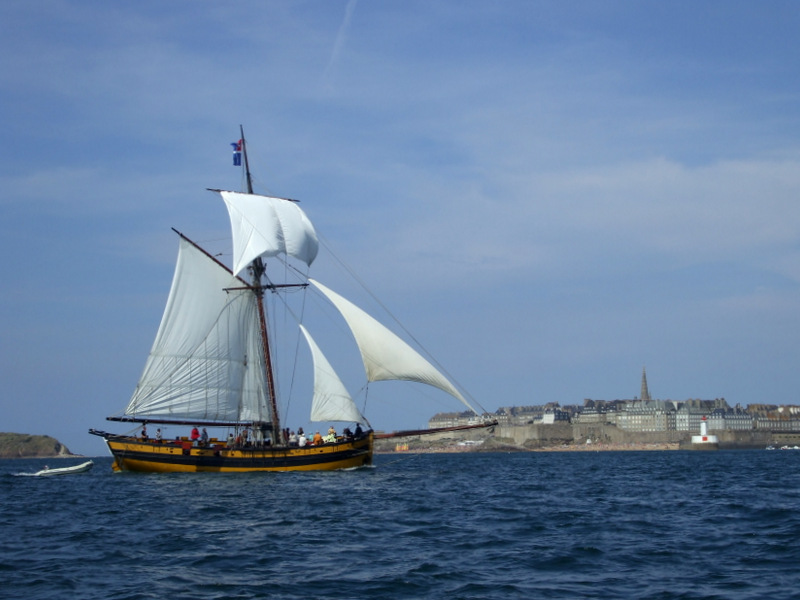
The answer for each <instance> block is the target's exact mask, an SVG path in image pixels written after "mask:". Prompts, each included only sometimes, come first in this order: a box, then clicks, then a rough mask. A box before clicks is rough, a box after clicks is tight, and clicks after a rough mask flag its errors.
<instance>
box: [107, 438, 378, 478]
mask: <svg viewBox="0 0 800 600" xmlns="http://www.w3.org/2000/svg"><path fill="white" fill-rule="evenodd" d="M106 435H107V437H105V440H106V443H107V444H108V448H109V450H111V454H112V455H113V456H114V464H113V465H112V467H113V469H114V470H115V471H141V472H147V473H250V472H258V471H333V470H336V469H351V468H355V467H362V466H365V465H369V464H372V444H373V433H372V432H369V433H368V434H366V435H365V436H363V437H361V438H359V439H357V440H349V441H341V442H336V443H332V444H324V445H322V446H305V447H303V448H299V447H296V446H267V447H263V448H242V449H237V448H228V447H226V446H225V445H223V444H212V445H209V446H206V447H198V446H194V445H192V444H191V443H190V442H166V441H165V442H163V443H156V442H154V441H143V440H141V439H138V438H134V437H126V436H115V435H110V434H106Z"/></svg>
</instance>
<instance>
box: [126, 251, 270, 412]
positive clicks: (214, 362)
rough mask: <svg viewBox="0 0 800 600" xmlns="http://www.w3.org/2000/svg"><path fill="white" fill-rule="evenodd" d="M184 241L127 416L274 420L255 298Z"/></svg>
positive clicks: (223, 268) (225, 271)
mask: <svg viewBox="0 0 800 600" xmlns="http://www.w3.org/2000/svg"><path fill="white" fill-rule="evenodd" d="M243 285H244V284H243V282H242V281H241V280H240V279H238V278H236V277H234V276H233V275H231V273H230V271H228V270H227V268H225V267H223V266H222V265H220V264H219V263H217V262H215V261H214V260H213V259H212V258H210V257H209V256H207V255H206V254H204V253H203V252H202V251H201V250H199V249H197V248H196V247H195V246H194V245H192V244H191V243H190V242H188V241H186V240H185V239H183V238H181V242H180V249H179V252H178V262H177V265H176V267H175V275H174V277H173V280H172V288H171V289H170V293H169V299H168V300H167V306H166V308H165V309H164V316H163V317H162V320H161V325H160V327H159V329H158V334H157V335H156V339H155V342H154V343H153V347H152V349H151V351H150V356H149V357H148V359H147V363H146V365H145V368H144V372H143V373H142V377H141V379H140V380H139V384H138V385H137V387H136V390H135V392H134V394H133V397H132V398H131V401H130V403H129V404H128V407H127V408H126V409H125V414H126V415H130V416H137V417H140V418H141V417H162V418H176V419H177V418H180V419H198V420H210V421H214V420H217V421H231V420H248V421H249V420H252V421H267V422H268V421H270V414H269V408H268V405H267V402H266V397H267V394H266V391H265V390H266V381H265V380H266V376H265V373H264V356H263V350H262V345H261V339H260V334H259V332H260V329H259V326H258V311H257V305H256V300H255V296H254V294H253V293H252V292H251V291H250V290H243V289H239V290H230V291H228V292H226V291H225V288H242V286H243Z"/></svg>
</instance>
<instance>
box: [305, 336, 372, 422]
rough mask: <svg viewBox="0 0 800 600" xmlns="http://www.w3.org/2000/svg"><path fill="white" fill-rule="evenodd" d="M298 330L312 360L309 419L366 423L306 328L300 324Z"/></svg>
mask: <svg viewBox="0 0 800 600" xmlns="http://www.w3.org/2000/svg"><path fill="white" fill-rule="evenodd" d="M300 330H301V331H302V332H303V335H304V336H305V338H306V341H307V342H308V347H309V348H310V349H311V357H312V359H313V361H314V398H313V400H312V401H311V420H312V421H348V422H353V423H366V422H367V420H366V419H365V418H364V416H363V415H362V414H361V412H359V410H358V408H357V407H356V404H355V402H353V399H352V398H351V397H350V394H349V393H348V392H347V389H346V388H345V387H344V384H343V383H342V380H341V379H339V376H338V375H337V374H336V372H335V371H334V370H333V367H331V364H330V363H329V362H328V359H327V358H325V355H324V354H323V353H322V351H321V350H320V349H319V346H317V343H316V342H315V341H314V339H313V338H312V337H311V335H310V334H309V333H308V330H307V329H306V328H305V327H303V326H302V325H300Z"/></svg>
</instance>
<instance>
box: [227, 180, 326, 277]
mask: <svg viewBox="0 0 800 600" xmlns="http://www.w3.org/2000/svg"><path fill="white" fill-rule="evenodd" d="M219 194H220V195H221V196H222V199H223V200H224V201H225V205H226V206H227V207H228V215H229V216H230V220H231V232H232V235H233V273H234V275H239V274H240V273H241V272H242V271H244V270H245V269H246V268H247V267H248V266H249V265H250V263H251V262H252V261H254V260H255V259H257V258H260V257H270V256H277V255H279V254H287V255H289V256H293V257H295V258H297V259H299V260H302V261H303V262H304V263H306V264H307V265H309V266H311V263H312V262H314V259H315V258H316V256H317V252H318V250H319V240H318V239H317V233H316V231H315V230H314V226H313V225H312V224H311V221H310V220H309V219H308V217H307V216H306V214H305V213H304V212H303V210H302V209H301V208H300V207H299V206H298V205H297V203H296V202H293V201H291V200H284V199H282V198H273V197H271V196H260V195H258V194H242V193H239V192H225V191H220V192H219Z"/></svg>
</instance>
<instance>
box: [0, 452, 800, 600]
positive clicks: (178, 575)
mask: <svg viewBox="0 0 800 600" xmlns="http://www.w3.org/2000/svg"><path fill="white" fill-rule="evenodd" d="M44 462H45V461H41V460H13V461H11V460H7V461H1V462H0V527H1V528H2V529H0V531H1V532H2V536H0V597H2V598H26V599H40V598H42V599H44V598H52V599H54V600H56V599H57V600H64V599H66V598H70V599H82V600H90V599H103V600H109V599H119V600H122V599H125V600H134V599H145V598H170V599H173V600H182V599H195V598H202V599H207V600H214V599H223V598H224V599H251V598H275V599H281V598H287V599H288V598H292V599H295V598H312V599H315V600H324V599H334V598H336V599H343V598H345V599H347V598H354V599H355V598H358V599H362V598H387V599H388V598H391V599H394V598H448V599H461V598H463V599H467V598H474V599H485V598H497V599H507V598H603V599H608V598H659V599H671V598H687V599H701V598H719V599H723V598H724V599H744V598H752V599H759V600H761V599H764V598H769V599H771V600H774V599H780V598H790V597H795V596H796V595H797V593H798V591H799V590H800V451H772V452H769V451H747V452H744V451H740V452H733V451H719V452H683V451H664V452H563V453H560V452H551V453H511V454H504V453H462V454H423V455H415V454H400V455H385V456H376V457H375V465H374V466H373V467H371V468H362V469H357V470H352V471H339V472H320V473H274V474H273V473H266V474H263V473H262V474H244V475H236V474H206V475H192V474H137V473H113V472H112V471H111V468H110V459H109V458H105V457H104V458H99V459H95V468H94V469H93V470H92V471H91V472H89V473H85V474H79V475H65V476H58V477H27V476H20V475H19V473H31V472H35V471H37V470H38V469H40V468H41V467H42V466H43V464H44ZM79 462H82V461H81V460H78V459H70V460H63V461H53V460H51V461H49V463H52V464H50V466H51V467H53V466H66V465H67V464H77V463H79Z"/></svg>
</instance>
